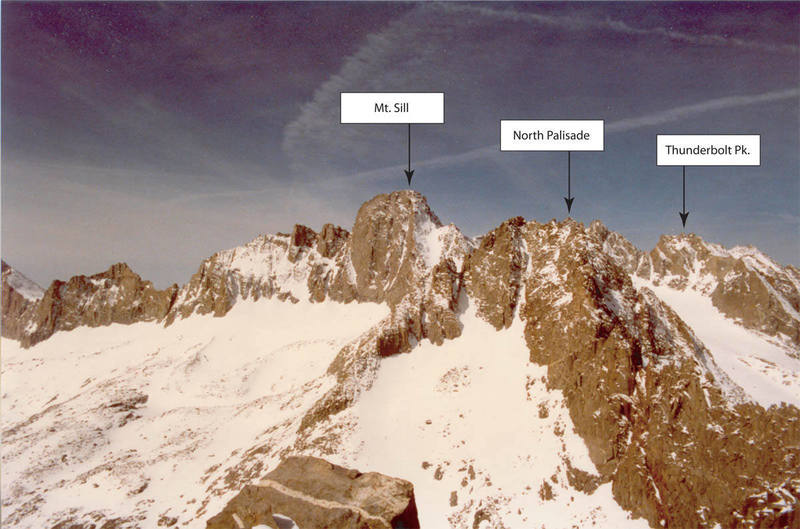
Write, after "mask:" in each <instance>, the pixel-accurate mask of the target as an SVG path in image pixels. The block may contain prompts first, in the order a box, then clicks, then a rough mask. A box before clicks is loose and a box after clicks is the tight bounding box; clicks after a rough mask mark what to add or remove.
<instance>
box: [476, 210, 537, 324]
mask: <svg viewBox="0 0 800 529" xmlns="http://www.w3.org/2000/svg"><path fill="white" fill-rule="evenodd" d="M524 225H525V219H523V218H522V217H515V218H513V219H509V220H507V221H505V222H504V223H503V224H501V225H500V226H499V227H498V228H495V229H494V230H492V231H490V232H489V233H488V234H487V235H485V236H484V237H482V238H481V242H480V245H479V246H478V247H477V248H476V249H475V250H474V251H473V252H471V253H470V255H469V257H468V258H467V263H466V265H465V267H464V277H465V278H466V286H467V292H468V293H469V296H470V299H474V300H475V303H476V304H477V308H478V314H479V315H480V316H481V317H483V318H484V319H485V320H486V321H488V322H489V323H491V324H492V325H494V326H495V328H497V329H502V328H505V327H508V326H510V325H511V321H512V320H513V318H514V310H515V308H516V306H517V301H518V300H519V290H520V287H521V273H522V268H523V267H524V266H525V264H526V259H527V252H525V251H524V248H523V240H522V237H521V230H520V228H521V227H522V226H524Z"/></svg>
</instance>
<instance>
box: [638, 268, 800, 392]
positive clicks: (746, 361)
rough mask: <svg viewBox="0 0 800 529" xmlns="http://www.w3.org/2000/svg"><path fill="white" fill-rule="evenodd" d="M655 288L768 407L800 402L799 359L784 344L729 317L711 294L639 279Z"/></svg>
mask: <svg viewBox="0 0 800 529" xmlns="http://www.w3.org/2000/svg"><path fill="white" fill-rule="evenodd" d="M634 283H635V284H636V285H637V286H638V287H647V288H650V289H651V290H652V291H653V292H655V294H656V295H657V296H658V297H659V298H660V299H661V300H662V301H664V302H665V303H667V304H668V305H669V306H670V307H671V308H672V309H673V310H674V311H675V312H677V313H678V315H679V316H680V317H681V319H683V321H685V322H686V324H687V325H689V327H691V328H692V330H693V331H694V333H695V334H696V335H697V337H698V338H699V339H700V340H701V341H702V342H703V344H704V345H705V346H706V347H707V348H708V349H709V351H710V352H711V354H712V355H713V357H714V360H715V361H716V363H717V365H719V366H720V368H722V370H723V371H724V372H725V374H726V375H728V377H730V378H731V380H733V381H734V382H735V383H736V384H737V385H738V386H739V387H741V388H742V389H743V390H744V391H745V392H746V394H747V395H748V396H749V397H750V398H752V399H753V400H755V401H756V402H758V403H759V404H761V405H763V406H765V407H768V406H770V405H773V404H780V403H781V402H784V403H787V404H793V405H795V406H800V357H798V356H797V351H796V350H792V349H791V348H790V347H789V346H787V345H786V344H785V343H784V342H782V341H778V340H776V339H774V338H771V337H769V336H766V335H764V334H761V333H759V332H757V331H754V330H750V329H747V328H746V327H743V326H742V325H739V324H738V323H736V321H734V320H731V319H730V318H726V317H725V316H724V315H723V314H722V313H721V312H720V311H719V310H718V309H717V308H716V307H715V306H714V305H713V303H712V301H711V298H710V297H709V296H706V295H703V294H702V293H701V292H699V291H697V290H692V289H686V290H677V289H674V288H671V287H668V286H665V285H654V284H652V283H651V282H649V281H646V280H643V279H641V278H634Z"/></svg>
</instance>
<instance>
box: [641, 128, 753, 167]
mask: <svg viewBox="0 0 800 529" xmlns="http://www.w3.org/2000/svg"><path fill="white" fill-rule="evenodd" d="M656 143H657V147H656V148H657V151H656V164H657V165H710V166H723V165H761V136H760V135H758V134H659V135H658V137H657V138H656Z"/></svg>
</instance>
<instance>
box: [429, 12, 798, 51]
mask: <svg viewBox="0 0 800 529" xmlns="http://www.w3.org/2000/svg"><path fill="white" fill-rule="evenodd" d="M441 8H442V9H444V10H445V11H447V12H451V13H457V12H460V13H468V14H472V15H480V16H482V17H491V18H495V19H498V20H509V21H515V22H528V23H531V24H538V25H545V26H552V27H559V28H564V29H573V30H589V29H591V30H598V29H599V30H608V31H613V32H616V33H620V34H624V35H629V36H637V37H664V38H667V39H669V40H672V41H676V42H681V43H686V44H698V45H704V46H732V47H737V48H744V49H751V50H759V51H767V52H775V53H798V52H800V46H797V45H793V44H776V43H770V42H761V41H757V40H746V39H741V38H736V37H730V36H727V35H718V34H714V33H711V34H694V33H686V32H682V31H676V30H674V29H668V28H663V27H652V28H640V27H636V26H632V25H630V24H628V23H627V22H625V21H622V20H614V19H612V18H608V17H606V18H603V19H599V20H595V19H590V18H578V17H575V16H554V15H543V14H539V13H532V12H523V11H518V10H515V9H511V8H509V9H492V8H489V7H479V6H472V5H463V4H447V3H445V4H442V6H441Z"/></svg>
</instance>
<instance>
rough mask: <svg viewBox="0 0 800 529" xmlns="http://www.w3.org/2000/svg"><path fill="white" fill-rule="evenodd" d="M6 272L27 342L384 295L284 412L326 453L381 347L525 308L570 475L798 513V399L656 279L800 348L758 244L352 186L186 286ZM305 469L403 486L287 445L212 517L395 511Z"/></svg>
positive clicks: (650, 500) (786, 277) (696, 504)
mask: <svg viewBox="0 0 800 529" xmlns="http://www.w3.org/2000/svg"><path fill="white" fill-rule="evenodd" d="M13 274H15V272H13V270H11V269H10V267H7V266H6V265H5V264H4V267H3V333H4V334H3V335H4V336H7V337H11V338H14V339H19V340H20V341H21V343H22V344H23V345H25V346H30V345H32V344H35V343H37V342H39V341H41V340H44V339H47V338H48V337H49V336H50V335H52V334H53V333H54V332H56V331H60V330H63V331H66V330H69V329H74V328H76V327H78V326H82V325H86V326H98V325H108V324H110V323H132V322H135V321H158V322H163V323H164V324H165V325H170V324H171V323H173V322H174V321H176V320H178V319H181V318H186V317H189V316H191V315H192V314H213V315H214V316H217V317H223V316H224V315H225V314H227V313H228V311H230V310H231V308H232V307H233V306H234V305H235V304H236V303H238V302H241V301H242V300H258V299H261V298H276V299H279V300H282V301H285V302H287V303H291V302H294V303H297V302H300V301H304V302H305V301H311V302H315V303H323V302H324V303H330V302H339V303H350V302H371V303H382V304H385V305H386V306H387V307H388V308H389V309H390V310H389V315H388V316H386V317H385V318H384V319H383V320H382V321H380V322H379V323H377V324H375V325H373V326H372V327H371V328H369V329H368V330H367V331H365V332H364V333H363V334H361V335H359V336H358V337H356V338H354V339H352V340H351V341H349V342H348V343H345V344H343V345H342V344H339V345H338V346H337V347H340V348H339V349H338V352H337V354H336V356H335V358H334V359H333V361H332V362H331V363H330V364H329V365H328V367H327V372H326V379H327V380H329V381H330V382H331V385H330V388H329V389H328V387H327V386H326V389H325V390H324V393H323V392H322V391H321V392H320V394H321V395H322V396H321V397H320V398H317V397H315V400H312V401H311V402H312V404H310V406H309V407H308V408H306V409H304V411H303V413H302V415H299V417H300V418H299V420H298V423H297V425H296V426H292V431H293V432H295V433H296V438H293V441H292V442H293V443H294V446H293V449H292V453H303V452H311V453H322V454H332V453H334V452H335V450H336V435H337V434H336V432H335V431H332V432H330V435H328V436H327V437H325V436H320V435H319V432H320V430H321V429H322V430H324V428H325V426H326V425H327V424H330V422H331V421H329V419H330V418H331V417H333V416H336V415H337V414H340V413H341V412H343V411H345V410H347V409H348V408H349V407H350V406H351V405H352V404H353V403H354V402H356V401H357V399H358V398H359V396H360V395H361V394H362V393H363V392H365V391H367V390H368V389H369V388H370V387H371V386H372V384H373V382H374V380H375V378H376V376H377V372H378V369H379V368H380V366H381V362H382V361H383V359H384V358H385V357H388V356H392V355H397V354H401V353H405V352H408V351H411V350H412V349H413V348H414V347H415V345H416V344H417V343H418V342H420V341H422V340H429V341H430V342H432V343H434V344H441V343H443V342H444V341H446V340H450V339H453V338H456V337H458V336H460V335H461V331H462V323H461V317H462V315H463V313H464V310H465V309H466V307H468V306H471V307H472V308H474V310H475V312H476V313H477V315H478V316H479V317H480V318H482V319H484V320H486V321H487V322H489V323H490V324H491V325H492V326H494V327H495V328H496V329H498V330H502V329H506V328H509V327H510V326H512V324H513V323H514V322H515V321H516V322H517V323H519V321H520V320H521V321H522V323H523V325H524V338H525V341H526V344H527V346H528V349H529V353H530V357H529V358H530V361H531V362H534V363H536V364H540V365H543V366H546V368H547V376H546V381H543V382H546V384H547V386H548V387H549V388H553V389H558V390H560V391H561V392H563V395H564V399H565V402H566V405H567V407H568V409H569V415H570V418H571V420H572V422H573V423H574V425H575V430H576V432H577V433H578V434H579V435H580V436H581V438H582V439H583V440H584V442H585V444H586V446H587V448H588V452H589V456H590V458H591V459H592V461H593V463H594V465H595V467H596V469H597V472H598V475H596V476H595V475H594V474H592V475H589V474H586V475H582V474H579V473H577V472H575V473H573V478H574V482H575V483H576V485H574V487H575V488H576V489H578V490H589V491H593V490H595V489H596V488H597V487H598V486H599V485H600V484H602V483H609V482H610V483H611V484H612V490H613V493H614V498H615V499H616V501H617V502H618V503H619V504H620V505H621V506H623V507H624V508H625V509H627V510H629V511H630V512H632V513H633V514H634V515H636V516H641V517H644V518H645V519H647V521H648V522H649V523H650V524H651V525H652V526H653V527H714V526H715V524H719V525H721V526H722V527H791V526H793V524H794V525H796V524H797V519H798V518H797V517H798V514H797V513H798V512H800V494H798V491H800V481H799V480H800V472H798V468H800V411H799V410H798V408H797V407H796V406H792V405H780V406H772V407H769V408H765V407H763V406H761V405H758V404H756V403H755V402H754V401H753V400H752V399H750V398H749V397H748V395H747V394H746V393H745V392H744V390H743V389H742V388H741V387H739V386H738V385H737V384H736V383H734V382H733V381H732V380H731V379H730V378H729V377H728V376H727V375H726V372H725V371H724V370H722V369H721V368H720V367H719V366H718V365H717V364H716V362H715V360H714V356H713V355H712V354H711V352H710V351H709V350H708V349H707V348H706V346H705V345H704V344H703V343H702V341H701V340H700V339H699V338H698V336H696V335H695V333H694V331H693V330H692V328H690V327H689V326H688V325H687V324H686V323H685V322H684V321H683V320H682V319H681V318H680V317H679V316H678V315H677V314H676V313H675V312H674V311H673V310H672V309H671V308H670V306H669V305H667V304H666V303H665V302H663V301H662V299H661V298H659V296H658V295H657V293H656V291H660V290H661V289H662V287H669V288H670V289H674V290H676V291H679V292H680V291H690V292H693V293H697V294H698V295H702V296H705V297H706V298H708V300H710V301H711V303H713V306H714V307H716V309H717V310H719V311H720V312H721V313H722V314H723V315H725V316H726V317H727V318H728V320H730V321H731V322H735V324H737V325H739V326H741V327H744V328H746V329H749V330H751V331H755V332H756V333H758V334H759V335H760V336H766V337H768V338H769V339H770V340H771V342H770V343H773V342H774V343H775V344H778V345H779V346H780V347H782V348H783V349H785V350H786V355H787V356H791V357H793V358H797V357H800V272H798V270H797V269H796V268H794V267H791V266H781V265H779V264H777V263H775V262H774V261H773V260H771V259H770V258H768V257H767V256H765V255H764V254H762V253H761V252H759V251H758V250H756V249H754V248H743V247H737V248H732V249H726V248H723V247H721V246H718V245H715V244H712V243H708V242H705V241H703V240H702V239H701V238H700V237H698V236H696V235H693V234H684V235H677V236H664V237H662V238H661V240H660V241H659V243H658V245H657V246H656V247H655V248H654V249H653V250H652V251H651V252H649V253H644V252H641V251H640V250H638V249H637V248H636V247H635V246H633V245H632V244H631V243H630V242H629V241H627V240H626V239H625V238H624V237H622V236H621V235H620V234H617V233H614V232H612V231H610V230H608V229H607V228H606V227H605V226H603V225H602V224H601V223H599V222H594V223H592V224H591V225H589V226H584V225H583V224H581V223H578V222H575V221H573V220H570V219H567V220H565V221H563V222H556V221H551V222H548V223H546V224H542V223H538V222H534V221H525V219H523V218H521V217H515V218H512V219H509V220H507V221H505V222H503V223H502V224H501V225H500V226H498V227H497V228H495V229H494V230H492V231H490V232H489V233H488V234H486V235H484V236H482V237H480V238H477V239H470V238H468V237H465V236H464V235H463V234H462V233H461V232H460V231H459V230H458V228H456V227H455V226H453V225H443V223H442V222H441V221H440V220H439V218H438V217H437V216H436V215H435V214H434V213H433V212H432V211H431V208H430V207H429V205H428V203H427V201H426V199H425V198H424V197H423V196H422V195H420V194H419V193H416V192H414V191H398V192H394V193H391V194H385V195H378V196H376V197H374V198H373V199H371V200H370V201H368V202H366V203H365V204H364V205H363V206H362V207H361V208H360V210H359V212H358V215H357V216H356V219H355V223H354V226H353V229H352V231H350V232H348V231H347V230H345V229H343V228H339V227H336V226H333V225H330V224H326V225H324V226H323V227H322V229H321V230H320V231H319V232H317V231H314V230H312V229H311V228H308V227H305V226H302V225H296V226H295V227H294V228H293V230H292V232H291V233H289V234H276V235H262V236H259V237H257V238H256V239H254V240H253V241H251V242H249V243H247V244H246V245H243V246H240V247H237V248H233V249H230V250H225V251H222V252H218V253H217V254H214V255H213V256H211V257H209V258H208V259H206V260H205V261H204V262H203V263H202V264H201V266H200V268H199V269H198V271H197V272H196V273H195V274H194V275H193V276H192V277H191V279H190V280H189V281H188V282H187V283H186V284H185V285H184V286H182V287H181V288H178V287H177V286H173V287H171V288H169V289H166V290H157V289H155V288H153V287H152V285H151V284H150V283H149V282H147V281H143V280H142V279H141V278H139V276H137V275H136V274H134V273H133V272H132V271H131V270H130V269H129V268H128V267H127V266H126V265H122V264H121V265H114V266H113V267H111V268H110V269H109V270H108V271H106V272H104V273H102V274H96V275H94V276H89V277H86V276H76V277H74V278H72V279H70V280H69V281H67V282H61V281H56V282H54V283H53V284H52V285H51V286H50V287H49V288H48V289H47V291H46V292H39V293H36V289H35V288H33V287H30V285H29V286H28V288H23V286H21V285H22V283H20V281H19V280H18V279H15V277H17V276H15V275H13ZM23 292H24V293H27V295H23ZM31 292H33V294H31ZM517 318H519V319H517ZM790 379H791V377H789V378H787V379H786V380H787V383H791V380H790ZM295 429H296V430H295ZM322 437H325V439H326V440H325V442H324V443H320V442H319V439H321V438H322ZM306 467H307V468H306ZM301 468H305V469H306V470H301ZM306 475H319V476H327V477H325V479H327V480H329V482H330V483H336V484H339V485H342V484H343V483H351V482H352V483H355V482H359V483H361V484H370V485H369V487H378V488H382V487H388V489H391V490H393V491H395V492H396V493H397V494H399V495H400V497H406V496H404V495H405V494H406V492H407V491H408V490H410V489H408V487H406V486H405V485H403V486H400V485H397V484H396V483H395V482H394V481H391V478H386V479H387V480H390V482H384V481H382V480H380V479H377V478H366V477H364V476H371V475H370V474H364V475H361V474H358V473H357V472H355V471H347V470H345V469H341V468H339V467H333V466H331V465H329V464H328V463H325V462H321V461H320V460H312V459H288V460H287V461H285V462H284V464H282V465H281V466H280V467H278V468H276V469H275V471H273V473H272V474H270V475H269V476H267V477H266V478H265V479H266V481H263V482H262V483H261V484H255V485H251V486H248V487H247V488H245V489H244V490H243V491H242V493H241V494H240V495H239V496H237V498H236V499H235V500H234V501H232V502H231V504H230V505H229V506H228V507H229V508H226V511H223V513H221V514H220V515H219V516H217V517H215V518H214V519H212V521H210V522H209V524H210V525H209V527H228V526H230V525H224V524H229V523H231V520H232V519H233V515H234V514H236V515H237V516H238V517H239V518H240V519H241V520H243V521H244V522H243V523H249V524H251V525H253V524H257V523H266V524H267V525H269V524H270V523H274V522H270V520H271V519H272V518H271V517H272V514H273V513H282V514H287V515H290V516H291V517H292V518H293V519H295V521H297V522H298V523H300V527H302V528H303V529H305V528H306V527H317V526H328V527H339V526H341V527H345V526H347V527H349V526H350V525H335V524H337V523H342V524H356V525H355V526H358V527H360V526H359V525H358V524H359V523H360V524H362V526H368V527H372V525H369V524H370V523H373V522H374V523H376V524H378V523H379V522H377V521H374V520H373V518H375V517H377V518H380V519H381V520H383V521H382V522H380V523H382V524H384V525H374V526H375V527H384V526H386V527H395V525H391V524H392V523H393V522H392V519H393V518H391V516H389V515H388V514H387V515H385V516H384V514H382V513H378V512H377V511H373V510H370V509H371V507H369V508H368V507H366V506H364V504H363V503H360V502H361V500H363V499H364V497H361V496H358V498H356V497H355V496H353V497H350V496H342V495H341V494H344V493H343V492H342V491H344V490H351V488H347V489H341V490H338V489H337V487H338V486H339V485H336V486H331V487H329V488H328V489H326V488H325V487H323V486H322V485H319V486H316V485H314V484H313V483H308V482H305V481H303V479H304V476H306ZM319 479H322V478H319ZM359 480H360V481H359ZM324 482H325V481H324V480H323V481H322V483H324ZM265 483H266V485H264V484H265ZM386 483H395V484H394V485H391V486H389V485H387V484H386ZM533 485H535V486H536V487H537V488H538V487H539V486H541V483H539V484H533ZM342 486H344V485H342ZM348 487H350V485H348ZM369 487H367V488H369ZM409 487H410V484H409ZM329 489H330V490H329ZM334 489H336V490H334ZM388 489H387V490H388ZM407 489H408V490H407ZM337 490H338V492H337ZM353 490H355V489H353ZM287 491H290V492H287ZM398 491H399V492H398ZM404 491H406V492H404ZM395 492H392V494H390V495H389V496H391V497H394V495H395ZM301 493H302V494H301ZM337 494H338V495H337ZM381 497H383V496H381ZM308 498H312V499H313V498H316V500H315V501H317V502H318V503H319V502H320V501H322V500H324V501H325V502H332V503H330V505H334V506H335V508H333V507H332V508H331V509H328V515H330V516H331V518H330V520H331V521H329V522H324V523H323V522H320V518H309V519H305V520H306V522H307V523H308V524H311V525H303V523H302V521H301V518H296V517H295V516H303V515H302V513H301V511H302V509H299V507H298V506H299V505H301V504H302V503H303V502H309V501H310V500H308ZM356 500H358V501H356ZM353 502H355V503H353ZM311 503H313V502H311ZM325 505H328V504H325ZM354 505H357V506H359V507H358V508H355V507H354ZM404 505H405V507H403V508H402V509H400V511H398V512H399V513H402V512H407V508H408V509H410V507H409V505H411V506H413V493H412V495H411V501H410V502H406V504H404ZM287 509H294V510H292V513H295V514H294V515H293V514H292V513H288V512H285V510H287ZM298 509H299V510H298ZM359 509H362V510H363V512H362V510H359ZM398 509H399V507H398ZM315 512H317V511H315ZM365 512H366V514H365ZM392 512H394V511H392ZM409 512H410V511H409ZM226 513H227V514H226ZM321 513H322V511H318V512H317V514H314V515H313V516H315V517H316V516H322V514H321ZM331 513H333V514H331ZM220 516H222V518H220ZM226 516H227V518H226ZM387 516H389V517H388V518H387ZM475 519H476V520H477V519H478V518H475ZM370 520H373V521H370ZM212 522H213V523H217V524H218V525H213V524H212ZM319 523H323V525H314V524H319ZM387 523H388V524H389V525H386V524H387ZM403 523H406V522H403ZM219 524H223V525H219ZM324 524H328V525H324ZM363 524H367V525H363ZM237 527H238V525H237Z"/></svg>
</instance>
